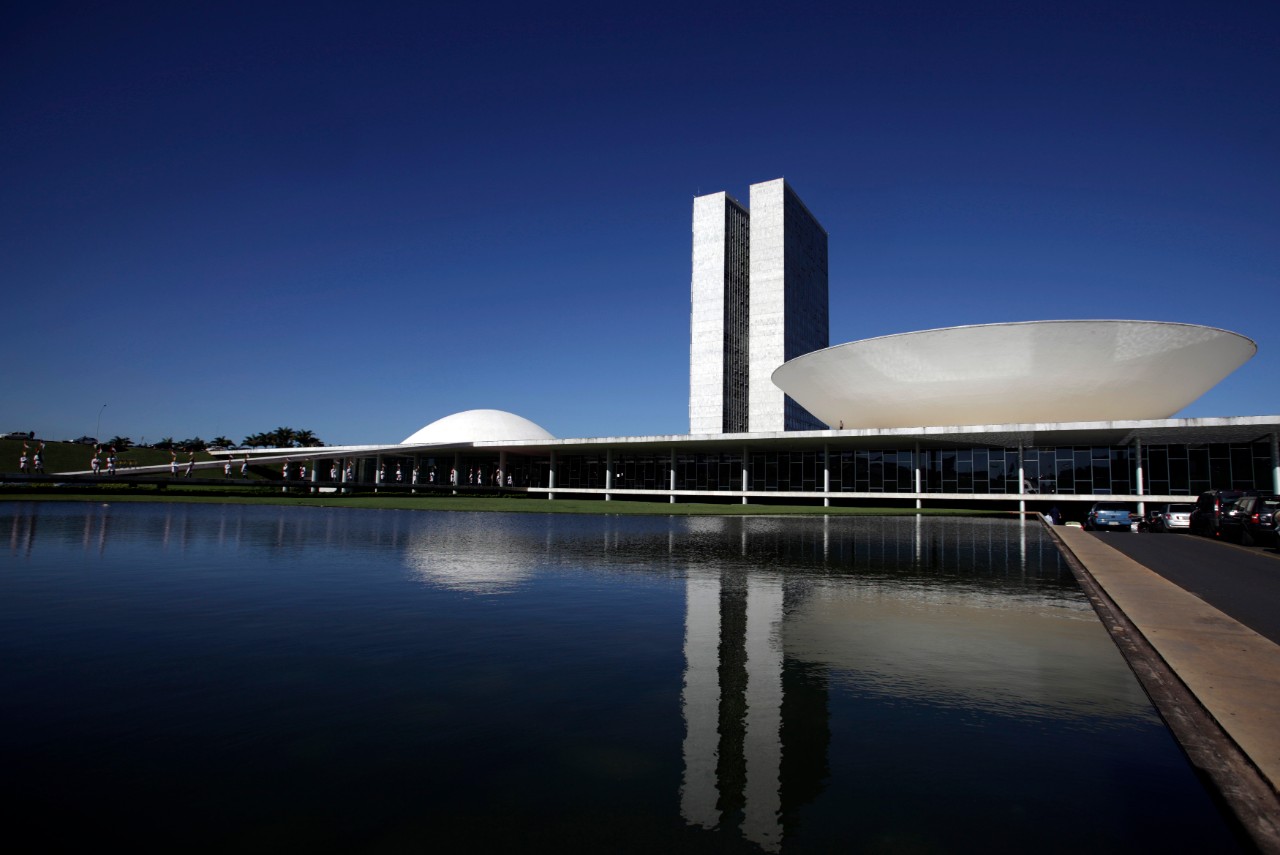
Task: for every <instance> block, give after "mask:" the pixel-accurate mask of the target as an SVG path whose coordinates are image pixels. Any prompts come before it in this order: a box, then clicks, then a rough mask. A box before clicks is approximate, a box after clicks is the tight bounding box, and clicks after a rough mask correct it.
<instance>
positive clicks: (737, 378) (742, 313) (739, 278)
mask: <svg viewBox="0 0 1280 855" xmlns="http://www.w3.org/2000/svg"><path fill="white" fill-rule="evenodd" d="M725 201H726V204H725V206H724V233H725V245H724V374H723V379H722V383H723V390H722V395H723V398H722V400H723V401H724V413H723V416H722V419H723V420H722V423H721V429H722V430H723V431H724V432H725V433H742V432H744V431H746V430H747V394H748V370H749V368H750V358H751V354H750V350H749V347H750V335H749V328H750V311H751V218H750V216H748V214H747V209H746V208H743V207H742V206H741V205H739V204H738V203H737V202H735V201H733V200H732V199H726V200H725Z"/></svg>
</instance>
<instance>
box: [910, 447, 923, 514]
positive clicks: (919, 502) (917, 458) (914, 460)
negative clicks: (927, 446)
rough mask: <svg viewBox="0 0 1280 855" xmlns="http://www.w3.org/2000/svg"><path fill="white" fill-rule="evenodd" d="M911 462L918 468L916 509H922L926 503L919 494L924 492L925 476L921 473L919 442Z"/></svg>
mask: <svg viewBox="0 0 1280 855" xmlns="http://www.w3.org/2000/svg"><path fill="white" fill-rule="evenodd" d="M911 462H912V463H914V464H915V468H916V507H917V508H922V507H924V502H923V500H922V499H921V498H920V495H919V494H920V493H923V492H924V475H923V473H922V472H921V471H920V443H918V442H917V443H916V448H915V451H914V452H912V454H911Z"/></svg>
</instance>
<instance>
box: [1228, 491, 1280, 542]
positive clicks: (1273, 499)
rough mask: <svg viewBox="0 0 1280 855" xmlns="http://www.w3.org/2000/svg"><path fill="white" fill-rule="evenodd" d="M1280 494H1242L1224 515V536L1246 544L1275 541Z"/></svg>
mask: <svg viewBox="0 0 1280 855" xmlns="http://www.w3.org/2000/svg"><path fill="white" fill-rule="evenodd" d="M1277 507H1280V496H1241V497H1240V498H1238V499H1236V500H1235V502H1234V503H1233V504H1232V505H1231V507H1230V508H1227V510H1226V512H1225V513H1224V514H1223V515H1222V521H1221V523H1220V526H1221V529H1222V536H1223V538H1225V539H1227V540H1234V541H1235V542H1237V543H1243V544H1246V545H1249V544H1252V543H1255V542H1257V543H1273V542H1274V541H1275V531H1276V521H1275V514H1276V508H1277Z"/></svg>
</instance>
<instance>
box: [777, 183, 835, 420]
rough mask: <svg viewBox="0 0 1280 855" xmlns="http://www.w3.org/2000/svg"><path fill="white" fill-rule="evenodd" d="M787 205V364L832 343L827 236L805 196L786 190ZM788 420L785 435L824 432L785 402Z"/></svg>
mask: <svg viewBox="0 0 1280 855" xmlns="http://www.w3.org/2000/svg"><path fill="white" fill-rule="evenodd" d="M783 206H784V209H785V214H784V222H785V223H786V229H785V232H784V237H783V243H784V246H785V258H786V273H785V283H784V286H783V287H784V289H785V291H786V297H785V299H786V306H787V308H786V317H787V323H786V326H785V330H784V340H783V349H784V354H785V359H788V360H789V359H795V358H796V357H797V356H803V355H804V354H806V353H811V352H813V351H815V350H822V349H823V348H825V347H827V346H828V345H829V344H830V339H829V335H830V334H829V331H828V322H827V314H828V305H827V303H828V298H827V231H826V229H824V228H823V227H822V224H821V223H819V222H818V220H817V218H816V217H814V216H813V214H811V213H809V209H808V208H806V207H805V205H804V203H803V202H801V201H800V197H799V196H797V195H796V193H795V191H794V190H792V189H791V188H790V187H789V186H787V187H785V192H784V200H783ZM785 401H786V403H785V405H784V415H783V421H784V425H785V429H786V430H824V429H826V425H825V424H823V423H822V422H820V421H818V419H817V418H815V417H814V416H813V415H812V414H811V413H810V412H809V411H808V410H806V409H805V408H804V407H802V406H800V405H799V404H798V403H796V402H795V401H793V400H792V399H791V398H790V397H789V396H788V397H786V398H785Z"/></svg>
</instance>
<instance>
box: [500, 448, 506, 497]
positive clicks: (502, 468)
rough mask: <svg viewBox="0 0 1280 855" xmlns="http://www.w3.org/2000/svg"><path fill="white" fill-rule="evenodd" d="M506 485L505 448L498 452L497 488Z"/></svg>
mask: <svg viewBox="0 0 1280 855" xmlns="http://www.w3.org/2000/svg"><path fill="white" fill-rule="evenodd" d="M505 486H507V452H506V449H503V450H502V451H499V452H498V490H499V492H501V490H502V488H503V487H505Z"/></svg>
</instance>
